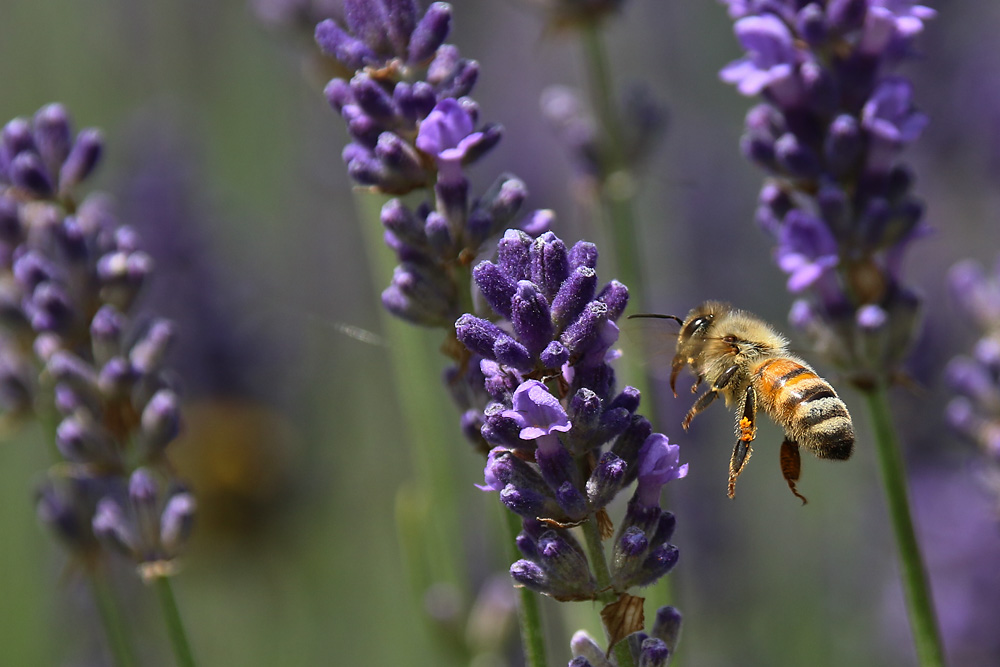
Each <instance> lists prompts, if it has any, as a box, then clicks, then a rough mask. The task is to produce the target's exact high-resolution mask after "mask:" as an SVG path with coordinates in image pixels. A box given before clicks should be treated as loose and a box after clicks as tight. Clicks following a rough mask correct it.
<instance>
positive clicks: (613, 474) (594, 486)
mask: <svg viewBox="0 0 1000 667" xmlns="http://www.w3.org/2000/svg"><path fill="white" fill-rule="evenodd" d="M627 469H628V464H627V463H626V462H625V461H623V460H622V459H621V458H619V457H617V456H615V454H614V453H613V452H605V453H604V454H603V455H602V456H601V459H600V461H598V462H597V466H595V467H594V472H593V473H591V475H590V479H588V480H587V500H589V501H590V506H591V507H592V508H594V509H597V508H601V507H604V506H605V505H607V504H608V503H609V502H611V500H612V499H613V498H614V497H615V496H616V495H618V492H619V491H621V489H622V487H623V486H624V483H625V474H626V471H627Z"/></svg>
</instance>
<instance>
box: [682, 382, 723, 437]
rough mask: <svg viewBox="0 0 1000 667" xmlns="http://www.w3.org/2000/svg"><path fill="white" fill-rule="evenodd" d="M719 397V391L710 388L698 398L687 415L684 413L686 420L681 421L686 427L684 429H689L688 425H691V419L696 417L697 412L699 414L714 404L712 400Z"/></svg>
mask: <svg viewBox="0 0 1000 667" xmlns="http://www.w3.org/2000/svg"><path fill="white" fill-rule="evenodd" d="M718 397H719V392H717V391H715V390H714V389H709V390H708V391H706V392H705V393H704V394H702V395H701V396H699V397H698V400H697V401H695V402H694V405H692V406H691V409H690V410H688V412H687V414H686V415H684V421H682V422H681V426H683V427H684V430H685V431H686V430H687V429H688V426H690V425H691V420H692V419H694V416H695V415H696V414H698V413H699V412H701V411H702V410H704V409H705V408H707V407H708V406H710V405H711V404H712V401H714V400H715V399H716V398H718Z"/></svg>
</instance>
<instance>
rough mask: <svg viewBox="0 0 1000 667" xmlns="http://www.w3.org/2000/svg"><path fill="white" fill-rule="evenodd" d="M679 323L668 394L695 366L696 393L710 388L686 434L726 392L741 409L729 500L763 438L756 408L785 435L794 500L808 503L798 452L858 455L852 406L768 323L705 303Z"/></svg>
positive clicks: (687, 420)
mask: <svg viewBox="0 0 1000 667" xmlns="http://www.w3.org/2000/svg"><path fill="white" fill-rule="evenodd" d="M634 317H662V318H667V319H673V320H676V321H677V322H678V323H680V325H681V328H680V333H679V335H678V338H677V352H676V354H675V355H674V358H673V362H672V363H671V367H670V388H671V390H673V392H674V396H676V395H677V390H676V388H675V387H676V382H677V376H678V375H679V374H680V372H681V371H682V370H683V369H684V368H685V367H686V366H690V367H691V372H692V373H693V374H694V375H695V379H696V381H695V383H694V385H693V386H692V387H691V392H692V393H695V392H697V390H698V386H699V385H700V384H701V383H702V381H705V382H707V384H708V389H707V390H706V391H705V392H704V393H703V394H701V396H699V397H698V398H697V399H696V400H695V402H694V405H692V406H691V409H690V410H688V413H687V415H686V416H685V417H684V421H683V423H682V425H683V426H684V429H685V430H687V428H688V426H689V425H690V424H691V420H692V419H694V416H695V415H696V414H698V413H699V412H701V411H702V410H704V409H705V408H707V407H708V406H709V405H711V404H712V402H713V401H714V400H715V399H716V398H717V397H718V396H719V394H722V396H723V397H724V398H725V399H726V405H727V406H735V407H736V446H735V447H734V448H733V456H732V458H731V459H730V461H729V497H730V498H732V497H733V496H734V495H735V493H736V480H737V479H738V478H739V476H740V474H741V473H742V472H743V469H744V468H745V467H746V465H747V462H748V461H749V460H750V455H751V454H752V453H753V449H752V443H753V441H754V438H755V437H756V433H757V425H756V417H757V409H758V408H760V409H762V410H763V411H764V412H766V413H767V414H768V415H769V416H770V417H771V419H773V420H774V421H775V422H776V423H777V424H778V425H779V426H781V427H782V428H783V429H784V430H785V439H784V442H782V443H781V458H780V462H781V472H782V475H783V476H784V478H785V481H787V482H788V487H789V488H790V489H791V490H792V493H794V494H795V496H796V497H797V498H799V499H801V500H802V502H803V503H805V502H806V499H805V497H803V496H802V495H801V494H799V492H798V490H796V488H795V483H796V482H797V481H798V479H799V473H800V471H801V459H800V458H799V446H802V447H805V448H806V449H807V450H809V451H810V452H812V453H813V454H815V455H816V456H818V457H819V458H823V459H839V460H844V459H847V458H850V456H851V452H852V450H853V449H854V425H853V424H852V423H851V415H850V413H848V411H847V406H846V405H844V402H843V401H842V400H840V398H839V397H838V396H837V392H836V391H834V389H833V387H831V386H830V383H829V382H827V381H826V380H824V379H823V378H821V377H820V376H819V375H817V374H816V372H815V371H814V370H813V369H812V367H810V366H809V364H807V363H806V362H805V361H803V360H802V359H799V358H798V357H795V356H792V355H791V354H790V353H789V352H788V347H787V345H788V342H787V341H786V340H785V338H784V337H783V336H782V335H781V334H779V333H778V332H777V331H775V330H774V329H773V328H771V327H770V326H769V325H768V324H767V323H765V322H764V321H763V320H761V319H760V318H758V317H757V316H755V315H752V314H751V313H748V312H746V311H743V310H737V309H735V308H733V307H732V306H730V305H729V304H726V303H721V302H718V301H706V302H705V303H703V304H701V305H700V306H698V307H697V308H695V309H694V310H692V311H691V312H690V313H688V315H687V317H685V318H684V319H683V320H682V319H681V318H679V317H676V316H673V315H652V316H650V315H638V316H634Z"/></svg>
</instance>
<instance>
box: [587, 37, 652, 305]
mask: <svg viewBox="0 0 1000 667" xmlns="http://www.w3.org/2000/svg"><path fill="white" fill-rule="evenodd" d="M580 35H581V38H582V41H583V52H584V58H585V63H586V69H587V78H588V82H589V89H590V97H591V103H592V105H593V107H594V110H595V111H596V113H597V119H598V122H599V123H600V126H601V132H602V135H603V136H602V138H603V141H602V148H603V149H604V150H605V157H606V159H607V163H606V164H605V165H604V167H605V173H604V179H603V181H602V182H601V184H600V191H599V195H598V196H599V197H600V200H601V208H602V209H603V211H604V217H605V223H604V225H603V227H604V229H605V232H606V233H607V235H608V237H609V238H608V241H610V245H611V249H612V255H613V256H612V260H613V263H614V267H613V269H614V272H615V275H616V277H618V279H619V280H621V281H622V282H623V283H625V284H626V285H628V287H629V290H630V292H631V298H632V301H633V303H636V304H643V303H645V296H646V295H645V293H644V289H643V286H644V285H645V281H644V280H643V262H642V258H641V254H640V252H639V231H638V225H637V223H636V219H635V212H634V210H633V199H634V195H635V181H634V179H633V176H632V173H631V171H630V169H629V166H628V164H627V163H626V155H625V139H624V137H623V135H622V131H621V127H622V125H621V119H620V118H619V115H618V111H617V109H616V107H615V99H616V96H615V94H614V86H613V85H612V82H611V68H610V66H609V65H608V58H607V53H606V50H605V48H604V43H603V41H602V40H601V29H600V26H598V25H596V24H593V23H591V24H587V25H585V26H583V27H581V29H580Z"/></svg>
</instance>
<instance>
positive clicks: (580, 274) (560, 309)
mask: <svg viewBox="0 0 1000 667" xmlns="http://www.w3.org/2000/svg"><path fill="white" fill-rule="evenodd" d="M574 248H575V246H574ZM596 290H597V272H596V271H594V269H592V268H590V267H588V266H580V267H577V268H576V269H575V270H574V271H573V273H572V274H571V275H570V276H569V279H568V280H566V281H565V282H563V284H562V287H560V288H559V291H558V293H556V295H555V297H553V299H552V320H553V322H554V323H555V325H556V327H557V328H558V329H560V330H561V329H564V328H565V327H566V326H567V325H568V324H569V323H570V322H572V321H573V320H575V319H576V318H577V317H579V316H580V313H582V312H583V309H584V308H585V307H586V305H587V304H588V303H589V302H590V301H591V300H592V299H593V298H594V292H595V291H596Z"/></svg>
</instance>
